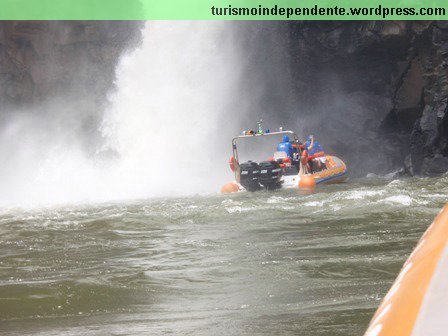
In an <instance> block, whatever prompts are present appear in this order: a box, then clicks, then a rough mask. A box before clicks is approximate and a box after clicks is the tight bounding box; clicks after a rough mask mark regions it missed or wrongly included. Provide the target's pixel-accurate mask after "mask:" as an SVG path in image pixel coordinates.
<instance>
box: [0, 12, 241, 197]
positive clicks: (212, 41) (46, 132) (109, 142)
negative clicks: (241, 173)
mask: <svg viewBox="0 0 448 336" xmlns="http://www.w3.org/2000/svg"><path fill="white" fill-rule="evenodd" d="M143 35H144V40H143V43H142V45H141V46H140V47H139V48H138V49H136V50H134V51H132V52H131V53H129V54H127V55H126V56H124V57H123V58H122V60H121V62H120V64H119V65H118V67H117V81H116V89H115V90H114V91H113V92H111V94H110V97H109V100H110V104H109V108H108V109H107V110H106V112H105V114H104V117H103V122H102V124H101V125H100V126H99V129H98V131H99V132H101V134H102V138H103V140H104V143H103V146H102V150H100V151H99V152H98V153H97V154H96V155H94V156H92V155H87V154H86V151H85V150H84V148H83V145H82V144H81V143H82V139H79V138H77V135H79V133H77V132H75V131H74V129H76V128H77V127H78V126H79V125H80V124H82V122H81V120H77V119H76V116H79V118H82V113H77V112H76V111H75V113H71V114H60V111H59V108H55V109H54V111H47V113H45V114H39V115H36V114H33V113H23V114H16V115H15V116H14V117H12V118H11V119H10V120H9V121H8V123H9V125H8V127H7V131H5V132H3V134H1V135H0V136H1V144H0V153H1V154H2V156H3V157H4V158H5V157H7V158H8V160H6V162H5V163H4V165H2V167H1V169H0V174H1V175H0V203H2V204H3V205H5V204H7V205H8V204H14V205H41V204H57V203H59V204H60V203H67V202H97V201H107V200H119V199H132V198H142V197H154V196H178V195H185V194H194V193H203V192H215V191H217V190H219V188H220V185H221V184H222V182H224V181H225V180H227V179H229V178H231V174H229V173H228V172H227V170H228V166H227V160H226V158H228V157H229V156H230V137H231V135H233V134H232V133H233V131H234V129H235V127H232V124H234V118H235V116H236V115H238V111H228V109H227V108H226V106H228V102H229V101H231V100H232V98H233V95H234V94H235V92H236V91H237V90H238V80H239V76H240V71H239V69H240V67H241V65H240V63H241V62H239V58H240V56H241V54H240V52H239V51H238V50H235V48H236V47H235V45H236V44H235V41H234V37H235V34H234V33H233V29H232V25H231V23H228V22H184V21H178V22H166V21H164V22H150V23H147V24H146V27H145V28H144V33H143ZM80 99H82V97H80ZM69 105H70V104H69V102H67V106H69ZM67 115H68V116H69V117H67Z"/></svg>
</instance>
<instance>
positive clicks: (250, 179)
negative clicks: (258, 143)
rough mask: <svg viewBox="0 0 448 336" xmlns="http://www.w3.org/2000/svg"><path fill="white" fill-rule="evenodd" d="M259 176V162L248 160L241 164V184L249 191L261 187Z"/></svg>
mask: <svg viewBox="0 0 448 336" xmlns="http://www.w3.org/2000/svg"><path fill="white" fill-rule="evenodd" d="M259 176H260V167H259V166H258V163H256V162H252V161H247V162H245V163H242V164H240V184H241V185H242V186H243V187H244V188H245V189H246V190H247V191H257V190H259V189H260V183H259V181H258V179H259Z"/></svg>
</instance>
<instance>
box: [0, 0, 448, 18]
mask: <svg viewBox="0 0 448 336" xmlns="http://www.w3.org/2000/svg"><path fill="white" fill-rule="evenodd" d="M212 6H214V7H215V8H228V12H229V11H230V8H250V9H254V11H256V10H257V9H258V8H260V6H261V7H265V8H270V9H271V14H273V15H225V16H219V15H212V10H211V8H212ZM336 7H337V8H339V9H341V8H343V9H344V11H345V13H344V14H343V15H341V14H333V15H306V13H304V14H303V11H302V15H295V14H297V12H295V8H301V9H303V8H309V9H313V11H314V12H317V14H319V10H322V9H321V8H323V9H325V8H333V9H335V8H336ZM288 8H290V9H294V13H293V14H294V15H291V16H289V17H288V16H287V15H280V14H281V13H282V12H283V11H285V14H286V10H287V9H288ZM351 8H365V9H364V10H366V9H368V10H369V11H370V13H367V14H366V15H351V14H350V9H351ZM407 8H413V9H415V10H416V12H417V13H419V11H420V8H440V9H444V10H445V14H439V15H435V14H434V15H428V16H423V15H419V14H418V15H408V14H406V13H408V12H409V11H407V10H405V9H407ZM370 9H371V10H370ZM393 9H395V12H394V13H392V15H391V13H390V11H391V10H393ZM372 10H373V11H372ZM375 10H376V11H375ZM384 10H389V14H388V15H384V14H385V13H384ZM314 12H313V13H314ZM335 12H336V13H339V12H340V11H339V12H338V11H335ZM347 12H348V13H347ZM275 14H277V15H275ZM444 19H445V20H447V19H448V2H447V0H429V1H423V0H0V20H444Z"/></svg>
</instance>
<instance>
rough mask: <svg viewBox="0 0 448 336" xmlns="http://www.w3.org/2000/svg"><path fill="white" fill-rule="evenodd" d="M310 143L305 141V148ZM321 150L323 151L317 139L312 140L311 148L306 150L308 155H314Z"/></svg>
mask: <svg viewBox="0 0 448 336" xmlns="http://www.w3.org/2000/svg"><path fill="white" fill-rule="evenodd" d="M310 145H311V142H310V141H307V142H306V143H305V147H306V148H308V147H309V146H310ZM323 151H324V149H323V148H322V145H321V144H320V143H319V142H318V141H314V144H313V148H311V149H310V150H308V155H310V156H311V155H314V154H316V153H319V152H323Z"/></svg>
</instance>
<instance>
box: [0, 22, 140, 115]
mask: <svg viewBox="0 0 448 336" xmlns="http://www.w3.org/2000/svg"><path fill="white" fill-rule="evenodd" d="M140 27H141V23H140V22H119V21H115V22H108V21H94V22H92V21H0V108H1V109H2V110H7V109H8V108H9V107H14V108H17V107H21V106H26V105H29V104H36V103H39V102H42V101H45V100H46V99H47V98H52V97H58V96H75V97H89V99H90V100H91V102H90V103H91V104H92V105H94V106H96V107H98V106H97V103H98V104H99V99H100V98H101V97H104V95H105V94H106V92H107V91H108V90H109V89H110V87H111V85H112V84H113V79H114V70H115V66H116V64H117V61H118V58H119V56H120V55H121V53H122V52H123V51H124V50H125V49H126V48H127V47H130V46H131V45H132V44H135V43H138V41H139V29H140Z"/></svg>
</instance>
